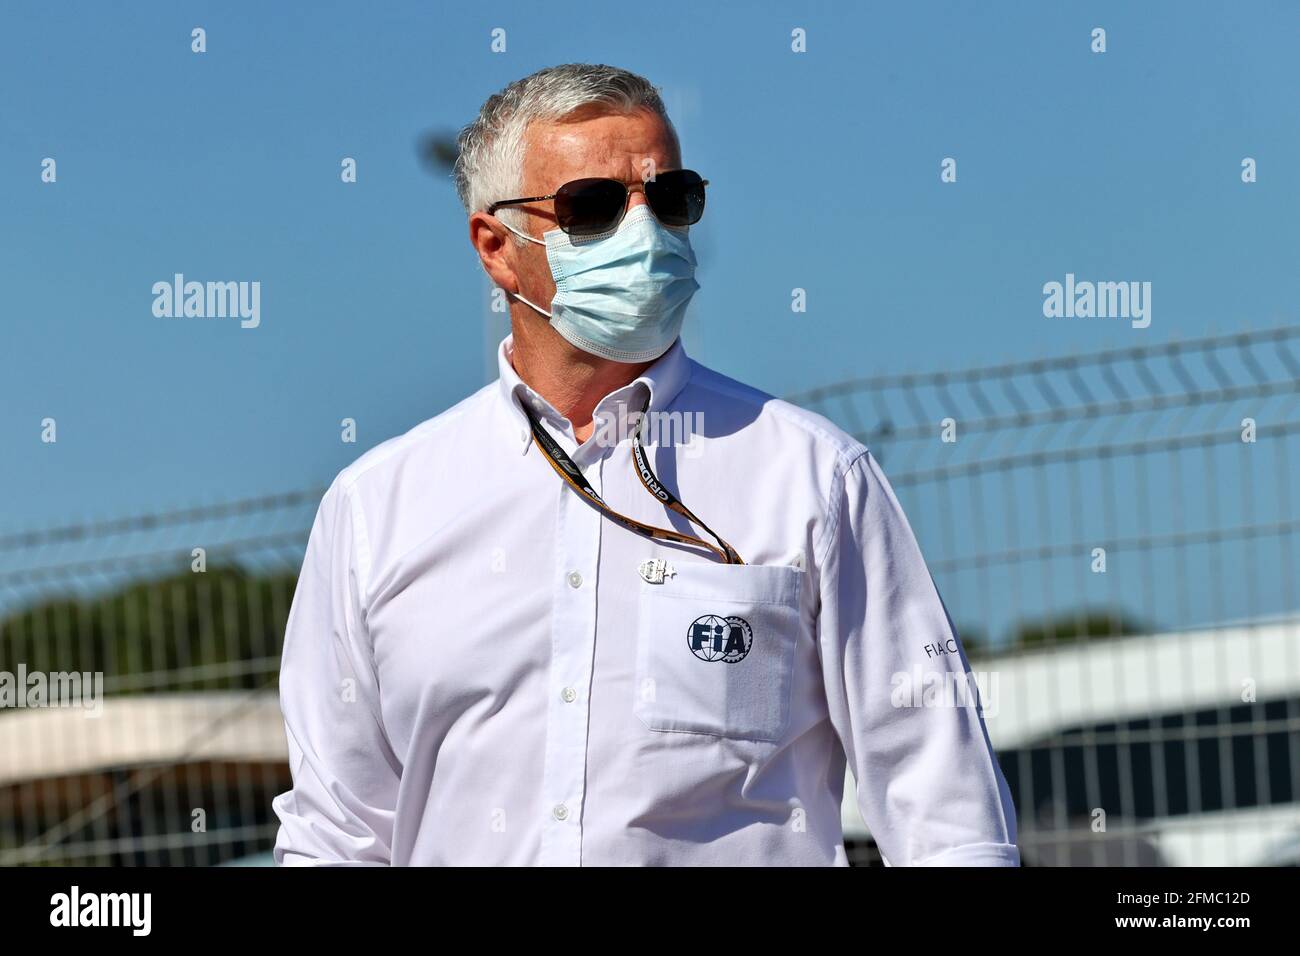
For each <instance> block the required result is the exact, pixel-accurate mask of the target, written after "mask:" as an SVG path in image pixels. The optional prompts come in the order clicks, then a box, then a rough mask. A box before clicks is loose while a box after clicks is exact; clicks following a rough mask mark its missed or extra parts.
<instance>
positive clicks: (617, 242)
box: [502, 205, 700, 362]
mask: <svg viewBox="0 0 1300 956" xmlns="http://www.w3.org/2000/svg"><path fill="white" fill-rule="evenodd" d="M502 225H505V223H504V222H503V223H502ZM506 228H507V229H510V231H511V232H513V233H514V234H515V235H517V236H519V237H520V238H523V239H527V240H528V241H529V242H536V243H537V244H538V245H540V246H545V247H546V259H547V261H548V262H549V263H550V265H551V275H552V277H554V279H555V297H554V298H553V299H551V311H550V312H547V311H546V310H545V309H543V308H542V307H541V306H538V305H535V304H534V303H532V302H529V301H528V300H527V299H525V298H524V297H523V296H522V295H519V294H518V293H515V297H516V298H517V299H519V301H520V302H523V303H524V304H525V305H527V306H529V307H531V308H533V309H535V310H536V311H538V312H540V313H541V314H542V315H544V316H545V317H546V318H548V319H550V320H551V325H552V326H553V327H554V328H555V331H557V332H559V333H560V335H562V336H564V338H565V340H566V341H568V342H569V343H571V344H572V345H574V346H576V347H577V348H580V349H582V350H583V351H584V352H590V353H591V354H592V355H598V356H600V357H602V358H607V359H613V360H614V361H615V362H647V361H650V360H651V359H657V358H658V357H659V356H661V355H663V354H664V353H665V352H667V351H668V349H670V348H671V347H672V344H673V342H675V341H677V334H678V333H679V332H680V331H681V328H682V320H683V319H685V317H686V306H687V305H688V304H689V303H690V301H691V296H693V295H695V290H696V289H698V288H699V287H700V285H699V283H698V282H696V281H695V253H694V252H692V251H691V240H690V238H689V237H688V235H687V232H686V230H685V229H677V228H672V229H670V228H668V227H667V226H664V225H663V224H662V223H660V222H659V220H658V219H656V218H655V215H654V212H653V211H651V209H650V207H649V206H647V205H639V206H637V207H636V208H635V209H633V210H631V211H630V212H629V213H628V214H627V215H626V216H624V217H623V221H622V222H621V223H619V224H618V226H617V227H616V228H615V229H614V230H613V231H612V232H608V233H605V234H603V235H599V236H591V237H579V238H576V239H575V238H573V237H571V236H569V235H568V234H566V233H565V232H564V231H563V230H562V229H552V230H550V231H549V232H546V233H544V234H543V235H542V239H544V240H545V241H544V242H540V241H538V240H537V239H534V238H533V237H532V236H525V235H524V234H523V233H521V232H518V231H517V230H515V229H511V228H510V226H508V225H507V226H506Z"/></svg>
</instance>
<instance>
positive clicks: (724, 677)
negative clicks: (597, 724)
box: [633, 564, 803, 740]
mask: <svg viewBox="0 0 1300 956" xmlns="http://www.w3.org/2000/svg"><path fill="white" fill-rule="evenodd" d="M802 579H803V572H801V571H800V570H799V569H798V568H794V567H769V566H760V565H728V564H681V565H678V566H677V567H676V573H674V574H670V575H668V576H666V577H665V578H664V581H663V583H662V584H650V583H646V582H642V583H641V584H640V587H641V595H640V598H639V601H638V607H639V620H638V623H637V668H636V671H637V680H636V691H635V693H636V699H635V703H634V705H633V709H634V711H635V713H636V715H637V717H639V718H640V719H641V722H642V723H644V724H645V725H646V727H648V728H649V729H650V730H655V731H663V732H674V731H675V732H679V733H695V734H713V735H715V736H720V737H737V738H743V739H751V740H778V739H780V737H781V735H782V734H783V733H784V732H785V728H786V726H787V724H788V723H789V720H790V695H791V686H790V685H791V679H792V675H793V667H794V651H795V646H796V644H797V642H798V637H799V633H800V629H801V621H800V608H799V600H800V593H801V590H802V588H801V584H802Z"/></svg>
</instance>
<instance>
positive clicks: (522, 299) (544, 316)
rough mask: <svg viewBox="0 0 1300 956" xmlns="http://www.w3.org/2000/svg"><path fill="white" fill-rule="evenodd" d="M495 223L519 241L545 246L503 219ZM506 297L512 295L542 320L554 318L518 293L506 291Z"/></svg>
mask: <svg viewBox="0 0 1300 956" xmlns="http://www.w3.org/2000/svg"><path fill="white" fill-rule="evenodd" d="M497 222H499V223H501V225H503V226H505V227H506V228H507V229H509V230H510V231H511V232H513V233H514V234H515V235H516V236H518V237H519V238H520V239H527V240H528V241H529V242H533V243H536V244H537V245H539V246H545V245H546V243H544V242H542V241H541V240H540V239H534V238H533V237H532V236H525V235H524V234H523V233H522V232H520V231H519V230H518V229H515V228H514V227H513V226H511V225H510V223H508V222H506V221H505V220H504V219H497ZM506 295H512V296H514V297H515V298H516V299H518V300H519V301H520V302H522V303H523V304H524V305H526V306H528V307H529V308H530V309H532V310H533V311H534V312H536V313H537V314H538V315H540V316H541V317H542V318H544V319H552V318H554V316H553V315H551V313H549V312H547V311H546V310H545V309H543V308H542V307H541V306H540V305H536V304H535V303H532V302H529V301H528V300H527V299H525V298H524V297H523V296H522V295H520V294H519V293H518V292H510V291H507V292H506Z"/></svg>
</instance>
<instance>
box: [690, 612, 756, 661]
mask: <svg viewBox="0 0 1300 956" xmlns="http://www.w3.org/2000/svg"><path fill="white" fill-rule="evenodd" d="M753 643H754V631H753V628H751V627H750V626H749V622H748V621H746V620H745V619H744V618H743V617H719V616H718V615H716V614H706V615H704V616H703V617H698V618H696V619H695V622H694V623H693V624H691V626H690V627H688V628H687V629H686V644H687V646H688V647H690V649H691V653H692V654H694V655H695V656H696V657H698V658H699V659H700V660H702V661H710V662H715V661H722V662H723V663H724V664H738V663H739V662H740V661H743V660H744V659H745V656H746V655H747V654H749V649H750V647H751V646H752V645H753Z"/></svg>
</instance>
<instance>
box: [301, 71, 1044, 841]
mask: <svg viewBox="0 0 1300 956" xmlns="http://www.w3.org/2000/svg"><path fill="white" fill-rule="evenodd" d="M457 183H458V187H459V190H460V194H461V198H462V200H463V201H464V203H465V208H466V210H467V212H468V213H469V232H470V240H471V242H472V243H473V244H474V248H475V250H476V251H477V252H478V255H479V259H480V261H481V262H482V264H483V268H484V269H485V270H486V271H487V273H488V275H489V276H490V277H491V279H492V281H493V282H494V283H495V284H496V285H497V286H498V287H499V288H500V289H501V290H504V293H506V294H507V295H508V296H509V298H510V302H511V306H510V309H511V313H510V316H511V326H512V335H511V337H509V338H507V339H506V340H505V341H504V342H503V343H502V345H501V349H500V355H499V364H500V379H499V380H498V381H496V382H495V383H493V384H491V385H489V386H487V387H486V388H484V389H483V390H482V391H480V392H478V393H477V394H475V395H473V396H471V397H470V398H468V399H466V400H465V401H463V402H461V403H460V404H458V405H456V406H455V407H454V408H452V409H450V410H449V411H447V412H444V413H443V414H441V415H439V416H437V417H436V418H433V419H431V420H429V421H427V422H425V423H424V424H422V425H420V426H418V427H416V428H415V429H413V430H412V431H410V432H408V433H407V434H406V435H404V436H402V437H400V438H397V439H394V440H392V441H389V442H386V443H384V444H382V445H380V446H379V447H378V448H375V449H373V450H372V451H370V452H369V453H367V454H366V455H364V456H362V458H361V459H360V460H359V461H357V462H356V463H355V464H353V465H352V466H350V467H348V468H346V469H345V470H344V471H343V472H342V473H341V474H340V475H339V477H338V478H337V479H336V480H335V482H334V484H333V485H332V487H331V488H330V490H329V491H328V493H327V494H326V495H325V498H324V500H323V501H322V503H321V507H320V511H319V514H318V515H317V518H316V523H315V526H314V527H313V529H312V533H311V540H310V543H309V545H308V548H307V555H306V560H305V562H304V565H303V570H302V575H301V577H300V579H299V583H298V591H297V594H296V596H295V599H294V605H293V610H292V614H291V615H290V619H289V626H288V633H287V635H286V638H285V648H284V665H283V670H282V672H281V702H282V706H283V710H284V715H285V723H286V726H287V728H288V737H289V751H290V760H291V765H292V769H293V778H294V786H293V789H292V790H291V791H289V792H288V793H285V794H282V795H281V796H280V797H278V798H277V800H276V811H277V813H278V814H279V817H280V820H281V829H280V834H279V839H278V842H277V844H276V858H277V860H279V861H280V862H282V863H373V864H472V865H481V864H487V865H497V864H542V865H578V864H585V865H626V864H674V865H702V864H703V865H708V864H810V865H811V864H841V865H842V864H844V863H845V862H846V861H845V856H844V852H843V836H842V832H841V828H840V801H841V796H842V789H843V784H844V778H845V763H846V759H847V762H848V765H849V767H850V768H851V769H852V772H853V777H854V779H855V780H856V781H857V800H858V805H859V806H860V807H861V809H862V813H863V816H864V817H865V819H866V822H867V824H868V826H869V827H870V829H871V832H872V834H873V836H874V837H875V839H876V841H877V843H878V844H879V846H880V849H881V852H882V854H883V855H884V857H885V859H886V861H887V862H889V863H891V864H893V865H903V864H940V865H943V864H957V865H972V864H973V865H1016V864H1017V863H1018V862H1019V858H1018V855H1017V850H1016V847H1015V818H1014V810H1013V808H1012V806H1011V801H1010V798H1009V795H1008V792H1007V788H1006V784H1005V781H1004V780H1003V778H1002V774H1001V772H1000V770H999V768H998V765H997V760H996V758H995V757H994V755H993V753H992V751H991V748H990V746H989V743H988V738H987V735H986V734H985V730H984V726H983V722H982V718H981V715H980V712H979V709H978V701H977V700H976V699H975V697H974V696H973V695H970V694H949V695H944V694H938V695H935V694H932V693H922V690H923V688H922V686H921V685H922V684H924V686H925V687H927V688H931V689H933V687H935V686H940V687H942V686H948V687H952V686H957V685H959V684H962V681H963V680H965V679H966V678H967V677H968V676H969V675H968V674H967V666H966V661H965V657H964V655H963V654H962V653H961V652H960V648H959V645H958V644H957V638H956V635H955V634H954V633H953V631H952V627H951V624H950V622H949V620H948V617H947V614H946V612H945V610H944V607H943V604H942V602H941V601H940V599H939V595H938V594H937V592H936V591H935V587H934V584H933V583H932V581H931V579H930V576H929V574H928V572H927V571H926V567H925V564H924V561H923V560H922V557H921V554H920V552H919V550H918V549H917V545H916V542H915V540H914V538H913V536H912V533H911V530H910V529H909V527H908V525H907V522H906V520H905V519H904V517H903V514H902V512H901V510H900V509H899V506H898V502H897V501H896V500H895V498H894V496H893V493H892V492H891V490H890V488H889V485H888V484H887V483H886V482H885V479H884V477H883V475H882V474H881V473H880V471H879V469H878V468H877V466H876V464H875V462H874V461H873V459H872V457H871V455H870V454H869V453H868V451H867V449H866V448H864V447H863V446H862V445H860V444H858V443H857V442H856V441H854V440H853V439H852V438H850V437H849V436H848V435H846V434H844V433H843V432H841V431H840V430H839V429H838V428H836V427H835V426H834V425H832V424H830V423H829V422H828V421H826V420H825V419H823V418H820V417H819V416H817V415H813V414H811V413H808V412H805V411H802V410H800V409H798V408H795V407H793V406H791V405H788V404H786V403H784V402H781V401H778V400H776V399H773V398H771V397H770V396H767V395H764V394H762V393H760V392H758V391H755V390H754V389H751V388H748V387H746V386H744V385H741V384H739V383H737V382H734V381H732V380H730V379H728V378H725V377H723V376H722V375H719V374H718V373H716V372H713V371H710V370H709V369H706V368H704V367H702V366H700V365H698V364H696V363H694V362H692V361H691V360H690V359H688V358H687V357H686V355H685V353H684V352H683V351H682V346H681V343H680V342H679V341H678V331H679V329H680V327H681V324H682V321H683V318H684V314H685V311H686V306H687V303H688V301H689V300H690V298H691V296H692V294H693V293H694V291H695V289H696V288H697V286H696V283H695V280H694V267H695V257H694V255H693V253H692V252H691V246H690V238H689V227H690V225H692V224H693V223H694V222H696V221H698V219H699V218H700V216H701V215H702V213H703V210H704V196H705V190H706V188H707V184H706V182H705V181H704V180H703V179H701V177H700V176H698V175H697V174H695V173H693V172H690V171H689V170H686V169H684V168H683V166H682V161H681V155H680V149H679V145H678V141H677V136H676V133H675V131H674V130H673V127H672V125H671V123H670V122H669V120H668V117H667V115H666V114H665V111H664V107H663V103H662V102H661V100H660V98H659V96H658V95H657V93H656V92H655V90H654V88H653V87H651V86H650V84H649V83H648V82H646V81H645V80H644V79H642V78H641V77H639V76H636V75H633V74H631V73H628V72H626V71H623V70H618V69H613V68H611V67H607V66H588V65H568V66H561V67H556V68H553V69H546V70H542V71H540V72H538V73H535V74H533V75H532V76H529V77H527V78H525V79H523V80H520V81H518V82H515V83H512V84H511V85H510V86H508V87H507V88H506V89H505V90H503V91H502V92H501V93H499V94H497V95H494V96H492V97H491V98H489V99H488V101H487V103H486V104H484V106H483V108H482V111H481V112H480V114H479V117H478V119H477V120H476V121H475V122H474V123H473V124H471V125H470V126H469V127H467V128H466V129H465V130H464V132H463V133H462V134H461V156H460V159H459V161H458V166H457ZM683 423H686V424H689V426H690V427H689V429H686V428H684V427H683ZM687 430H689V431H690V434H689V435H686V434H684V432H685V431H687ZM665 435H667V437H665ZM687 439H689V440H687ZM705 522H708V524H707V525H706V524H705ZM936 647H943V648H944V649H945V650H950V651H951V652H949V653H943V654H935V653H934V648H936ZM927 648H928V650H927ZM900 682H901V683H900ZM907 682H911V684H912V685H914V686H913V687H912V690H913V691H915V693H912V692H908V693H899V688H900V686H901V684H902V683H907Z"/></svg>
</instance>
